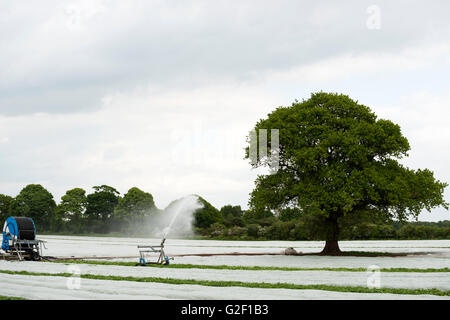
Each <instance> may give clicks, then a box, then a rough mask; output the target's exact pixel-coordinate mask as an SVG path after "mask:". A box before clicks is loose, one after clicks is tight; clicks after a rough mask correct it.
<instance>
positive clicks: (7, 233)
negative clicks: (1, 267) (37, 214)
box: [1, 217, 47, 261]
mask: <svg viewBox="0 0 450 320" xmlns="http://www.w3.org/2000/svg"><path fill="white" fill-rule="evenodd" d="M1 248H2V250H3V251H4V252H5V253H6V254H2V256H3V258H4V259H8V260H13V259H18V260H20V261H22V260H41V258H42V257H41V252H42V249H43V248H45V249H47V248H46V247H45V241H43V240H38V239H36V226H35V225H34V221H33V219H31V218H28V217H9V218H7V219H6V221H5V224H4V227H3V240H2V247H1Z"/></svg>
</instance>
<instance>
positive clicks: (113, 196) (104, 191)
mask: <svg viewBox="0 0 450 320" xmlns="http://www.w3.org/2000/svg"><path fill="white" fill-rule="evenodd" d="M92 188H93V189H94V190H95V192H94V193H91V194H88V195H87V206H86V216H87V217H88V219H89V220H91V221H92V220H94V221H95V220H98V221H102V222H106V221H107V220H108V219H110V218H111V216H112V214H113V212H114V208H115V206H116V205H117V203H118V202H119V191H117V190H116V189H114V188H113V187H110V186H107V185H101V186H94V187H92Z"/></svg>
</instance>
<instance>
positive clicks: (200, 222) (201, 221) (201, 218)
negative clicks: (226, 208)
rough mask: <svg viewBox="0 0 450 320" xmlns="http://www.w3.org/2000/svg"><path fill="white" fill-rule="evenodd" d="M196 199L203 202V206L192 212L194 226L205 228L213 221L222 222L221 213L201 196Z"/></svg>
mask: <svg viewBox="0 0 450 320" xmlns="http://www.w3.org/2000/svg"><path fill="white" fill-rule="evenodd" d="M198 199H199V202H200V203H201V204H203V207H202V208H200V209H197V210H196V211H195V212H194V226H195V227H196V228H203V229H206V228H208V227H209V226H211V225H212V224H213V223H222V222H223V218H222V214H221V213H220V211H219V210H217V209H216V208H215V207H214V206H213V205H212V204H210V203H209V202H208V201H206V200H205V199H203V198H202V197H198Z"/></svg>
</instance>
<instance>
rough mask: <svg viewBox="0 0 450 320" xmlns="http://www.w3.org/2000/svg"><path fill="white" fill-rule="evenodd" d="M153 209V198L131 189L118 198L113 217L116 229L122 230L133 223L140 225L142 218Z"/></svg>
mask: <svg viewBox="0 0 450 320" xmlns="http://www.w3.org/2000/svg"><path fill="white" fill-rule="evenodd" d="M155 209H156V206H155V202H154V200H153V196H152V195H151V194H150V193H147V192H144V191H142V190H140V189H139V188H136V187H133V188H131V189H130V190H128V192H127V193H126V194H125V195H124V196H123V197H122V198H119V202H118V203H117V206H116V207H115V209H114V214H113V217H114V220H115V223H116V224H118V227H120V228H122V229H123V228H125V227H127V226H130V225H132V224H133V223H142V222H143V221H144V218H145V217H146V216H148V215H149V214H150V213H151V212H152V211H154V210H155Z"/></svg>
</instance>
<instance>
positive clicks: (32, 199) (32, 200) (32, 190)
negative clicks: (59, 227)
mask: <svg viewBox="0 0 450 320" xmlns="http://www.w3.org/2000/svg"><path fill="white" fill-rule="evenodd" d="M55 208H56V203H55V201H54V200H53V195H52V194H51V193H50V192H48V191H47V190H46V189H45V188H44V187H43V186H41V185H40V184H29V185H27V186H26V187H25V188H23V189H22V190H21V191H20V193H19V194H18V195H17V197H16V198H15V199H14V201H13V203H12V205H11V215H14V216H25V217H30V218H32V219H33V220H34V223H35V225H36V228H37V229H38V230H39V229H40V230H51V229H52V228H53V227H54V226H55V225H56V224H57V217H56V216H55Z"/></svg>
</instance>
